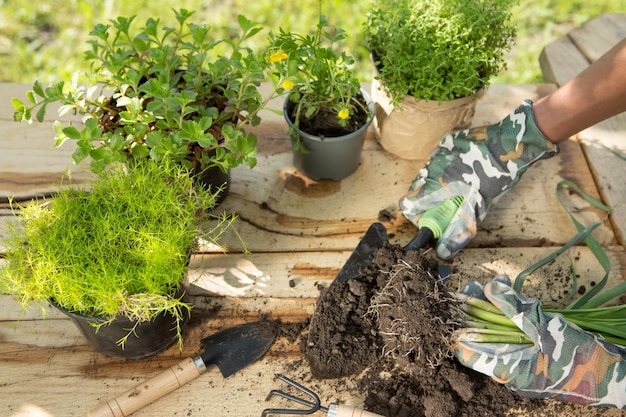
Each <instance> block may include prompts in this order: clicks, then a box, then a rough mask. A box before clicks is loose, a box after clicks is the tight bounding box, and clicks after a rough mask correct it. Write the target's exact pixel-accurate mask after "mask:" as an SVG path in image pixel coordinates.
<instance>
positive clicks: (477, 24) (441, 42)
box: [364, 0, 516, 104]
mask: <svg viewBox="0 0 626 417" xmlns="http://www.w3.org/2000/svg"><path fill="white" fill-rule="evenodd" d="M515 3H516V0H374V1H373V3H372V6H371V9H370V11H369V13H368V16H367V22H366V23H365V26H364V33H365V38H366V41H367V43H368V45H369V47H370V49H371V52H372V55H373V58H374V61H375V65H376V67H377V69H378V71H379V74H378V76H377V78H378V80H379V81H380V82H381V84H382V86H383V87H384V88H385V89H386V90H387V92H388V93H389V95H390V97H391V99H392V102H393V103H394V104H398V103H399V102H400V101H401V100H402V97H404V96H405V95H407V94H410V95H412V96H414V97H415V98H416V99H418V100H421V99H424V100H438V101H442V100H451V99H455V98H459V97H466V96H472V95H474V94H475V93H476V92H477V91H478V90H479V89H481V88H483V87H484V86H485V85H486V84H487V83H488V82H489V80H490V79H491V78H492V77H493V76H494V75H496V74H497V73H498V72H500V71H501V70H503V69H504V68H505V67H506V61H505V59H504V52H505V51H506V50H508V49H509V48H510V46H511V44H512V42H513V40H514V38H515V26H514V25H513V23H512V22H511V8H512V7H513V5H514V4H515Z"/></svg>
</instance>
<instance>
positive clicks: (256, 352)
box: [200, 321, 278, 378]
mask: <svg viewBox="0 0 626 417" xmlns="http://www.w3.org/2000/svg"><path fill="white" fill-rule="evenodd" d="M277 330H278V326H277V324H276V323H274V322H271V321H258V322H253V323H247V324H241V325H239V326H235V327H231V328H229V329H226V330H223V331H221V332H218V333H215V334H213V335H211V336H208V337H205V338H204V339H202V340H201V341H200V343H201V344H202V346H203V347H204V353H202V354H201V355H200V356H201V357H202V360H203V361H204V364H205V366H207V367H208V366H209V365H216V366H217V367H218V368H219V370H220V372H221V373H222V376H223V377H224V378H227V377H229V376H230V375H232V374H234V373H236V372H237V371H239V370H241V369H243V368H245V367H246V366H248V365H249V364H251V363H253V362H255V361H256V360H257V359H259V358H260V357H261V356H263V354H265V352H266V351H267V350H268V349H269V347H270V346H271V345H272V343H273V342H274V339H275V338H276V333H277Z"/></svg>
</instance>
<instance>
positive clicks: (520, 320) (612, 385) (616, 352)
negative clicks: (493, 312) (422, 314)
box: [452, 277, 626, 408]
mask: <svg viewBox="0 0 626 417" xmlns="http://www.w3.org/2000/svg"><path fill="white" fill-rule="evenodd" d="M504 278H506V277H504ZM507 279H508V278H507ZM484 295H485V296H486V298H487V299H489V301H491V302H492V303H493V304H494V305H495V306H496V307H498V308H499V309H500V310H501V311H502V312H503V313H504V314H505V315H506V316H507V317H509V318H510V319H511V320H513V322H514V323H515V324H516V325H517V326H518V327H519V328H520V329H521V330H522V331H523V332H524V333H525V334H526V335H528V336H529V337H530V339H531V340H532V341H533V344H523V345H512V344H502V343H478V342H467V341H460V340H456V341H455V342H454V343H453V346H452V347H453V350H454V356H455V357H456V358H457V359H458V360H459V361H460V362H461V363H462V364H463V365H465V366H467V367H469V368H472V369H474V370H476V371H478V372H481V373H483V374H485V375H489V376H491V377H492V378H493V379H494V380H496V381H498V382H500V383H504V384H505V385H506V386H507V387H509V388H510V389H512V390H513V391H516V392H517V393H518V394H520V395H522V396H524V397H530V398H552V399H559V400H562V401H568V402H573V403H579V404H588V405H604V406H613V407H618V408H624V407H625V406H626V350H625V349H623V348H621V347H619V346H617V345H614V344H611V343H608V342H605V341H603V340H601V339H599V338H597V337H596V336H594V335H593V334H591V333H589V332H586V331H584V330H581V329H580V328H579V327H577V326H576V325H574V324H571V323H569V322H567V321H566V320H565V318H564V317H563V316H562V315H560V314H550V313H544V312H543V311H542V309H541V302H540V301H538V300H536V299H531V298H526V297H524V296H521V295H519V294H518V293H516V292H515V291H514V290H513V289H512V288H511V287H510V286H509V285H507V281H506V279H503V278H502V277H498V278H496V279H494V280H492V281H491V282H490V283H488V284H487V285H486V286H485V288H484ZM461 332H462V330H461Z"/></svg>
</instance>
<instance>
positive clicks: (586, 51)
mask: <svg viewBox="0 0 626 417" xmlns="http://www.w3.org/2000/svg"><path fill="white" fill-rule="evenodd" d="M569 36H570V38H571V39H572V42H573V43H574V44H575V45H576V46H577V47H578V49H579V50H580V51H581V52H582V53H583V55H584V56H585V57H586V58H587V59H588V60H589V62H595V61H597V60H598V58H600V57H601V56H602V55H604V54H605V53H606V52H607V51H608V50H609V49H611V48H612V47H613V45H616V44H617V43H618V42H619V41H621V40H622V39H624V38H626V13H607V14H603V15H602V16H600V17H598V18H596V19H592V20H590V21H589V22H587V23H585V24H584V25H582V26H580V27H577V28H575V29H573V30H572V31H571V32H570V33H569Z"/></svg>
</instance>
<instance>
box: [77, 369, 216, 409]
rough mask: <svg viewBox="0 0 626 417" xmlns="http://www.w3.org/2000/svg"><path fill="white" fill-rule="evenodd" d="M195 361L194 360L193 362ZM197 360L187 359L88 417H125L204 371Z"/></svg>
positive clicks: (109, 402) (107, 403)
mask: <svg viewBox="0 0 626 417" xmlns="http://www.w3.org/2000/svg"><path fill="white" fill-rule="evenodd" d="M194 359H195V360H194ZM198 360H200V361H201V359H199V358H187V359H184V360H182V361H180V362H179V363H178V364H176V365H174V366H171V367H170V368H168V369H166V370H165V371H163V372H161V373H160V374H158V375H157V376H155V377H153V378H150V379H149V380H147V381H146V382H143V383H141V384H139V385H137V386H136V387H135V388H133V389H130V390H128V391H126V392H125V393H124V394H122V395H118V396H117V397H115V398H113V399H111V400H109V401H107V402H106V403H104V404H101V405H99V406H98V407H96V408H94V409H92V410H91V411H90V412H89V413H88V414H87V416H88V417H126V416H128V415H130V414H132V413H134V412H135V411H137V410H139V409H140V408H142V407H145V406H146V405H148V404H150V403H151V402H152V401H154V400H156V399H158V398H161V397H162V396H164V395H165V394H167V393H169V392H172V391H174V390H175V389H176V388H178V387H180V386H181V385H183V384H186V383H187V382H189V381H192V380H194V379H196V378H197V377H198V376H200V374H201V373H202V372H203V371H204V370H205V369H206V368H204V364H203V363H202V362H199V364H200V365H201V368H199V367H198V365H196V363H198V362H197V361H198Z"/></svg>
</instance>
